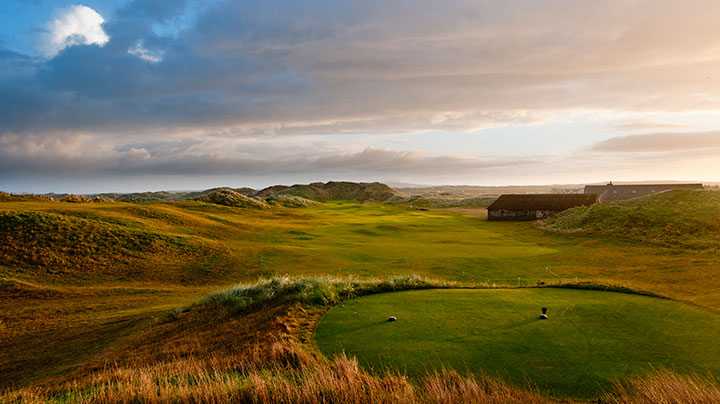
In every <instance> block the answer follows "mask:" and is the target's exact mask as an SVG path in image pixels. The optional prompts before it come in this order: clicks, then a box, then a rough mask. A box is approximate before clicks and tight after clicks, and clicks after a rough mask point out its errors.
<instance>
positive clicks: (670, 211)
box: [545, 190, 720, 248]
mask: <svg viewBox="0 0 720 404" xmlns="http://www.w3.org/2000/svg"><path fill="white" fill-rule="evenodd" d="M545 228H546V229H547V230H550V231H557V232H582V233H587V234H593V235H602V236H611V237H615V238H620V239H627V240H633V241H640V242H644V243H648V244H655V245H663V246H669V247H684V248H718V247H720V192H716V191H698V190H673V191H667V192H662V193H659V194H654V195H648V196H643V197H640V198H634V199H629V200H625V201H618V202H603V203H598V204H595V205H592V206H580V207H576V208H573V209H569V210H567V211H565V212H563V213H561V214H559V215H558V216H556V217H554V218H552V219H549V220H547V221H546V222H545Z"/></svg>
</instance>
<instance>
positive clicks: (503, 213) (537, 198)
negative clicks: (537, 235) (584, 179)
mask: <svg viewBox="0 0 720 404" xmlns="http://www.w3.org/2000/svg"><path fill="white" fill-rule="evenodd" d="M597 201H598V196H597V195H596V194H531V195H527V194H526V195H518V194H505V195H500V197H499V198H498V199H497V200H496V201H495V202H493V203H492V204H491V205H490V206H488V220H537V219H544V218H546V217H551V216H555V215H557V214H558V213H560V212H562V211H563V210H566V209H570V208H574V207H575V206H587V205H592V204H594V203H595V202H597Z"/></svg>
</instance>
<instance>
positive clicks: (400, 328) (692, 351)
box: [315, 288, 720, 398]
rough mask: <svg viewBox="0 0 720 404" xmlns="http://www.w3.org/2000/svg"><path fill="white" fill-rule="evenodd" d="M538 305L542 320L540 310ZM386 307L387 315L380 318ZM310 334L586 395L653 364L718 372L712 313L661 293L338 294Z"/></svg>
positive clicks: (397, 365) (345, 346) (337, 348)
mask: <svg viewBox="0 0 720 404" xmlns="http://www.w3.org/2000/svg"><path fill="white" fill-rule="evenodd" d="M542 307H547V308H548V309H549V310H548V315H549V317H550V319H549V320H540V319H539V318H538V317H539V315H540V308H542ZM389 316H396V317H397V319H398V320H397V321H395V322H388V321H387V319H388V317H389ZM315 337H316V341H317V344H318V346H319V348H320V350H321V351H322V352H324V353H325V354H326V355H328V356H331V355H335V354H338V353H341V352H343V351H344V352H345V353H347V354H348V355H357V356H358V358H359V360H360V362H361V363H362V364H364V365H365V366H367V367H371V368H373V369H376V370H383V369H386V368H390V369H395V370H401V371H404V372H407V373H408V374H409V375H411V376H414V377H419V376H422V375H424V374H425V373H426V372H427V371H429V370H431V369H438V368H440V367H442V366H447V367H451V368H454V369H458V370H462V369H465V370H468V371H471V372H486V373H487V374H489V375H491V376H498V377H501V378H503V379H504V380H507V381H510V382H512V383H515V384H518V385H525V384H526V383H527V382H528V381H529V382H530V383H532V384H533V385H535V386H536V387H538V388H540V389H542V390H547V391H548V392H550V393H551V394H553V395H555V396H565V395H567V396H571V397H574V398H590V397H593V396H597V394H598V393H599V392H600V391H601V390H603V389H610V387H611V385H612V382H613V380H617V379H625V378H628V377H631V376H634V375H639V374H643V373H644V372H647V371H649V370H651V369H653V368H655V369H658V368H668V369H673V370H676V371H679V372H690V371H698V372H706V371H711V372H713V373H714V374H718V372H720V344H718V343H717V341H718V339H719V338H720V315H719V314H716V313H714V312H711V311H709V310H707V309H703V308H699V307H696V306H691V305H687V304H682V303H678V302H674V301H670V300H665V299H658V298H651V297H644V296H638V295H631V294H623V293H613V292H599V291H587V290H565V289H551V288H526V289H500V290H497V289H493V290H489V289H488V290H452V289H442V290H423V291H408V292H395V293H386V294H380V295H372V296H367V297H362V298H358V299H354V300H350V301H346V302H343V303H340V304H339V305H338V306H337V307H335V308H333V309H331V310H330V311H329V312H328V313H327V314H326V316H325V317H323V319H322V320H321V322H320V324H319V326H318V329H317V331H316V335H315Z"/></svg>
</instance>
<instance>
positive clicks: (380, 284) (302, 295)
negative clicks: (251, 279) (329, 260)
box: [199, 275, 456, 313]
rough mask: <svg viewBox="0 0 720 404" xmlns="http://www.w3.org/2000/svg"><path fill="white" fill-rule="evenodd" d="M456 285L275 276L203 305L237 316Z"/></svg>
mask: <svg viewBox="0 0 720 404" xmlns="http://www.w3.org/2000/svg"><path fill="white" fill-rule="evenodd" d="M455 285H456V283H455V282H448V281H439V280H431V279H427V278H423V277H420V276H417V275H408V276H396V277H392V278H390V279H387V280H380V279H366V280H360V279H353V278H336V277H300V278H297V277H294V278H291V277H288V276H285V277H274V278H271V279H260V280H258V281H257V282H255V283H251V284H243V285H238V286H234V287H232V288H230V289H227V290H223V291H219V292H214V293H211V294H209V295H208V296H207V297H205V298H204V299H203V300H201V301H200V303H199V304H201V305H213V306H220V307H223V308H225V309H227V310H230V311H232V312H233V313H241V312H243V311H246V310H250V309H257V308H261V307H268V306H275V305H279V304H292V303H300V304H304V305H324V306H330V305H334V304H337V303H339V302H341V301H343V300H347V299H352V298H355V297H359V296H364V295H369V294H375V293H384V292H394V291H400V290H414V289H433V288H447V287H451V286H455Z"/></svg>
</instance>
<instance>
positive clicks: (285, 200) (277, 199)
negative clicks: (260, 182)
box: [265, 195, 318, 208]
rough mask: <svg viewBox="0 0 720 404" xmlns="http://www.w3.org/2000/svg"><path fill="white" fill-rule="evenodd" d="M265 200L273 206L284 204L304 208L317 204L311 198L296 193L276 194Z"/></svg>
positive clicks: (289, 206)
mask: <svg viewBox="0 0 720 404" xmlns="http://www.w3.org/2000/svg"><path fill="white" fill-rule="evenodd" d="M265 202H267V203H268V204H270V205H273V206H284V207H286V208H304V207H307V206H314V205H317V204H318V202H315V201H313V200H310V199H306V198H303V197H300V196H295V195H275V196H270V197H267V198H265Z"/></svg>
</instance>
